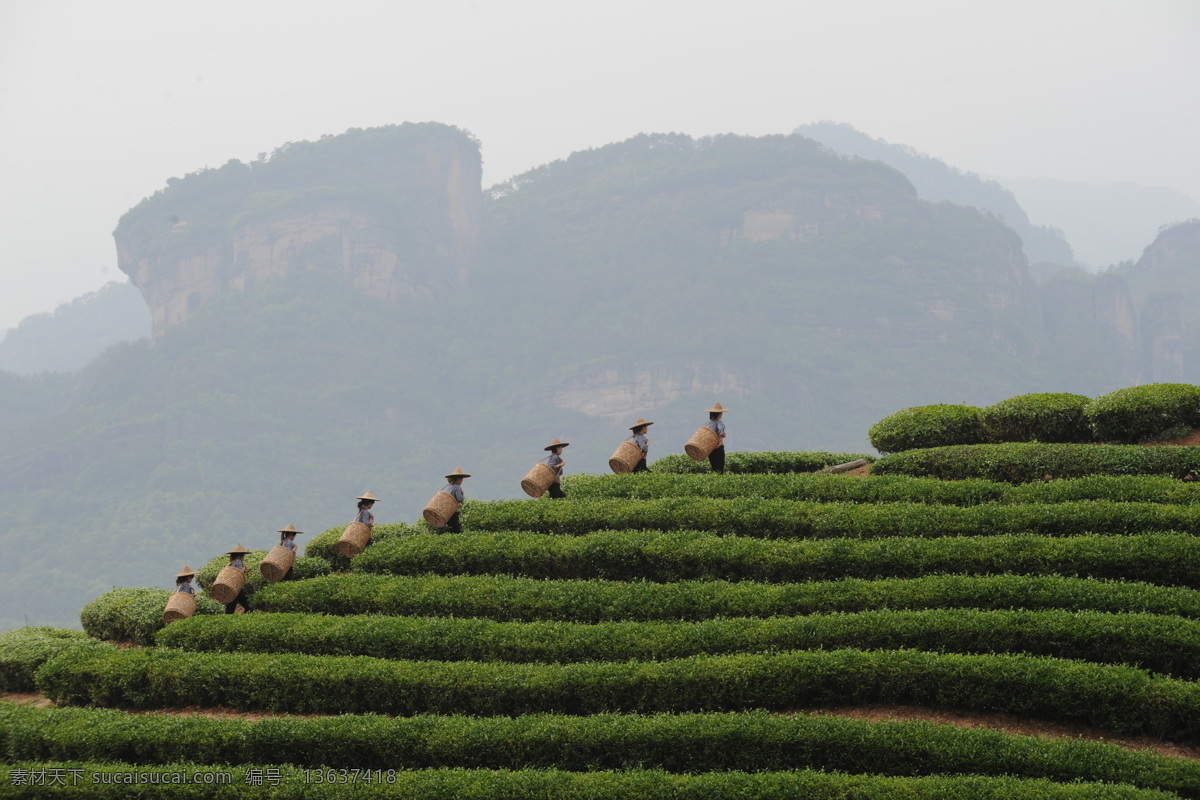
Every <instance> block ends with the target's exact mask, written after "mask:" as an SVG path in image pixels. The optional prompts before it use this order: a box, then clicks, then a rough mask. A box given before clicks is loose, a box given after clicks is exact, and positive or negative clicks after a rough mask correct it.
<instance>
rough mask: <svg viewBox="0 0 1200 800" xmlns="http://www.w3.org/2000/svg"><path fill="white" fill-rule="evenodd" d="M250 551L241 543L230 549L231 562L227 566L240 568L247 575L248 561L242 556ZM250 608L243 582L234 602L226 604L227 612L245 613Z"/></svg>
mask: <svg viewBox="0 0 1200 800" xmlns="http://www.w3.org/2000/svg"><path fill="white" fill-rule="evenodd" d="M249 552H250V551H249V550H247V549H246V548H244V547H242V546H241V545H240V544H239V545H238V546H237V547H235V548H233V549H232V550H230V551H228V553H227V555H228V556H229V564H228V565H227V566H230V567H233V568H234V569H240V570H241V571H242V574H243V575H245V574H246V562H245V561H244V560H243V559H242V556H244V555H247V554H249ZM249 608H250V600H249V599H248V598H247V597H246V584H245V583H243V584H242V588H241V591H239V592H238V593H237V597H235V598H233V602H232V603H227V604H226V605H225V613H226V614H244V613H246V610H247V609H249Z"/></svg>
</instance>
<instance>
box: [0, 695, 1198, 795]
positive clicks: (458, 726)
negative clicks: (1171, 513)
mask: <svg viewBox="0 0 1200 800" xmlns="http://www.w3.org/2000/svg"><path fill="white" fill-rule="evenodd" d="M0 731H2V732H3V735H0V739H3V740H5V741H7V743H8V747H7V753H0V754H2V755H4V756H6V757H5V758H4V759H2V760H3V761H5V762H7V763H13V762H22V761H38V760H44V759H51V758H56V759H71V760H78V761H100V762H113V761H117V762H126V763H128V764H131V765H133V764H140V765H154V764H171V763H182V762H185V761H186V762H190V763H201V764H234V765H255V764H280V763H286V764H290V765H293V766H295V767H308V768H319V767H328V768H333V769H338V768H343V769H369V770H376V769H379V770H385V771H386V770H395V769H399V768H403V769H414V768H422V769H427V768H439V767H440V768H458V769H481V768H485V769H508V770H519V769H530V768H536V769H560V770H576V771H580V772H584V771H592V772H595V771H599V770H630V769H637V768H642V769H646V768H654V769H662V770H667V771H670V772H676V773H680V772H683V773H703V772H707V771H713V770H735V769H736V770H740V771H742V772H765V771H778V770H787V769H794V768H797V767H808V768H812V769H820V770H824V771H827V772H842V773H855V772H867V773H872V774H875V775H891V776H909V777H912V776H917V775H937V774H947V773H973V774H976V775H991V776H998V775H1006V776H1011V777H1021V778H1046V779H1049V780H1054V781H1063V782H1074V781H1104V782H1107V783H1126V784H1129V785H1133V786H1139V787H1142V788H1152V789H1160V790H1162V791H1170V792H1176V793H1177V794H1179V795H1181V796H1184V797H1200V763H1198V762H1197V761H1195V760H1192V759H1182V758H1167V757H1164V756H1160V755H1157V754H1153V753H1149V752H1145V751H1142V752H1132V751H1129V750H1126V749H1124V748H1122V747H1118V746H1116V745H1112V744H1107V743H1102V742H1092V741H1086V740H1083V739H1051V738H1041V737H1032V736H1016V735H1011V734H1003V733H999V732H996V731H991V730H986V729H975V730H969V729H962V728H957V727H955V726H952V725H930V724H927V723H911V722H882V723H870V722H863V721H860V720H852V719H838V718H833V717H825V716H811V715H806V714H789V715H780V714H770V713H766V712H761V711H751V712H743V713H710V714H704V713H683V714H653V715H648V716H642V715H632V714H597V715H593V716H587V717H572V716H562V715H557V714H532V715H527V716H524V717H518V718H512V717H457V716H422V717H385V716H380V715H375V714H365V715H357V714H356V715H349V714H348V715H343V716H338V717H310V718H299V717H283V718H276V719H267V720H259V721H251V720H244V719H235V718H223V719H211V718H206V717H199V716H193V717H183V718H181V717H169V716H165V715H158V714H136V715H135V714H128V713H124V712H120V711H111V710H108V709H90V708H89V709H82V708H54V709H35V708H29V707H24V706H16V705H12V704H0ZM84 731H86V732H87V733H86V734H85V733H83V732H84ZM310 783H311V781H310Z"/></svg>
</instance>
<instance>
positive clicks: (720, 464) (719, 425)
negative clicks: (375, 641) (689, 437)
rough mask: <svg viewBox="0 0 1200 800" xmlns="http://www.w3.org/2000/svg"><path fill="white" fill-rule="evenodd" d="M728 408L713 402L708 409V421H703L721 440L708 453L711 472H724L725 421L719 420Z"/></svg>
mask: <svg viewBox="0 0 1200 800" xmlns="http://www.w3.org/2000/svg"><path fill="white" fill-rule="evenodd" d="M728 410H729V409H728V408H722V407H721V404H720V403H713V407H712V408H710V409H709V410H708V422H706V423H704V427H706V428H708V429H709V430H710V431H712V432H713V433H715V434H716V435H717V438H718V439H720V440H721V443H720V444H719V445H717V447H716V449H714V450H713V451H712V452H711V453H709V454H708V465H709V466H710V467H712V471H713V472H721V473H723V472H725V423H724V422H722V421H721V415H722V414H724V413H725V412H726V411H728Z"/></svg>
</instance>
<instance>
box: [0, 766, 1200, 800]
mask: <svg viewBox="0 0 1200 800" xmlns="http://www.w3.org/2000/svg"><path fill="white" fill-rule="evenodd" d="M72 769H74V770H78V773H77V774H79V775H80V776H81V781H82V780H90V781H92V783H91V784H89V785H88V786H87V795H86V796H87V797H91V798H97V800H105V799H106V798H117V800H124V798H127V797H130V796H131V795H130V784H129V783H127V782H126V781H127V780H128V777H127V776H129V775H130V774H132V773H142V774H144V775H145V778H144V779H143V780H144V781H145V783H146V784H147V785H150V786H156V787H157V786H161V785H168V786H169V787H170V788H169V789H167V790H164V793H163V794H162V796H166V794H165V792H169V793H170V795H169V796H170V797H172V798H195V799H196V800H210V798H216V799H217V800H226V799H228V800H258V799H259V798H273V799H275V800H291V799H292V798H305V800H308V799H309V798H311V800H344V798H345V797H346V796H347V787H350V786H351V785H352V787H353V796H354V797H355V798H363V800H374V798H389V799H394V798H404V800H494V799H495V798H523V800H558V798H563V797H572V798H574V797H579V798H605V800H610V799H611V800H679V799H680V798H705V800H735V799H736V800H794V798H797V797H804V798H811V800H844V799H845V798H848V797H853V798H856V800H885V799H890V798H897V797H904V798H907V799H908V800H1010V798H1014V797H1029V798H1037V799H1038V800H1084V798H1086V799H1087V800H1173V798H1177V797H1178V795H1175V794H1171V793H1168V792H1162V791H1156V790H1153V789H1139V788H1135V787H1132V786H1127V785H1123V784H1109V783H1054V782H1052V781H1049V780H1044V779H1019V778H1013V777H1008V776H1003V777H980V776H973V775H968V776H961V775H949V776H947V775H931V776H928V777H885V776H879V775H842V774H837V773H826V772H822V771H817V770H796V771H788V772H757V773H747V772H738V771H729V772H703V773H697V774H673V773H668V772H660V771H655V770H642V769H633V770H620V771H600V772H564V771H559V770H542V769H526V770H515V771H514V770H494V771H493V770H478V769H434V770H415V771H407V770H384V771H383V773H382V776H381V777H376V776H375V775H374V773H372V775H371V776H366V775H364V774H362V773H361V772H357V773H356V772H353V770H346V771H345V772H343V773H338V772H322V773H316V772H306V771H304V770H300V769H296V768H293V767H280V768H274V767H270V768H269V769H271V770H272V775H273V776H276V777H278V779H279V784H280V785H278V786H276V785H274V783H273V782H272V781H267V780H264V768H263V767H231V768H226V767H215V768H214V767H197V766H196V765H195V764H194V763H193V762H190V761H189V762H187V763H182V764H167V765H163V766H156V767H153V768H149V769H136V770H135V769H131V768H130V766H129V765H128V764H107V763H106V764H99V763H89V762H30V761H24V762H20V763H17V764H12V765H0V781H2V782H3V785H4V786H6V787H7V786H16V787H17V788H16V789H14V790H12V791H13V795H14V796H33V795H29V794H28V793H27V792H25V791H24V790H25V789H26V788H27V787H28V783H26V782H28V781H29V780H30V775H31V774H32V775H34V776H39V777H38V779H39V780H41V779H42V778H43V777H44V776H51V775H55V774H59V775H63V776H64V780H63V781H62V782H61V783H60V784H54V785H37V786H36V790H37V795H36V796H37V797H38V798H57V797H68V798H74V797H79V796H81V788H82V785H81V786H72V785H71V780H72V777H71V776H72V775H73V774H75V773H72V772H70V770H72ZM276 769H277V771H276ZM251 770H253V773H252V772H251ZM216 773H220V774H221V775H227V776H228V778H227V779H222V785H214V784H213V783H212V781H213V777H214V774H216ZM180 775H183V776H187V779H188V781H189V782H187V783H183V782H180V779H179V777H178V776H180ZM252 775H253V777H252ZM368 778H370V779H369V780H368ZM352 781H353V784H352V783H351V782H352ZM46 783H47V784H49V783H50V781H49V780H46ZM139 788H141V787H140V786H139ZM159 795H160V793H159V792H157V791H156V792H155V793H154V794H153V795H150V794H145V795H143V794H142V793H139V796H159Z"/></svg>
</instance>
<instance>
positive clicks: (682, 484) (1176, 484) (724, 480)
mask: <svg viewBox="0 0 1200 800" xmlns="http://www.w3.org/2000/svg"><path fill="white" fill-rule="evenodd" d="M566 488H567V490H568V495H569V499H568V500H567V501H565V502H566V503H574V502H578V501H580V500H614V499H635V500H648V499H655V498H666V497H708V498H720V499H726V500H732V499H741V498H752V497H757V498H771V499H775V500H806V501H811V502H818V503H898V502H899V503H934V504H938V505H952V506H975V505H981V504H983V503H1004V504H1016V503H1037V504H1041V503H1066V502H1071V501H1076V500H1109V501H1113V502H1122V503H1168V504H1172V505H1197V504H1200V482H1187V481H1180V480H1176V479H1175V478H1168V477H1163V476H1159V475H1091V476H1088V477H1084V478H1074V479H1064V480H1053V481H1041V480H1039V481H1036V482H1033V483H1021V484H1012V483H1005V482H1002V481H994V480H986V479H983V478H970V479H964V480H954V481H944V480H939V479H937V478H918V477H913V476H910V475H871V477H870V479H868V480H855V479H852V478H847V477H845V476H843V475H799V474H798V475H716V474H713V473H703V474H699V475H654V474H651V473H639V474H638V475H637V476H634V479H633V480H629V479H627V476H625V475H571V476H568V477H567V478H566Z"/></svg>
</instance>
